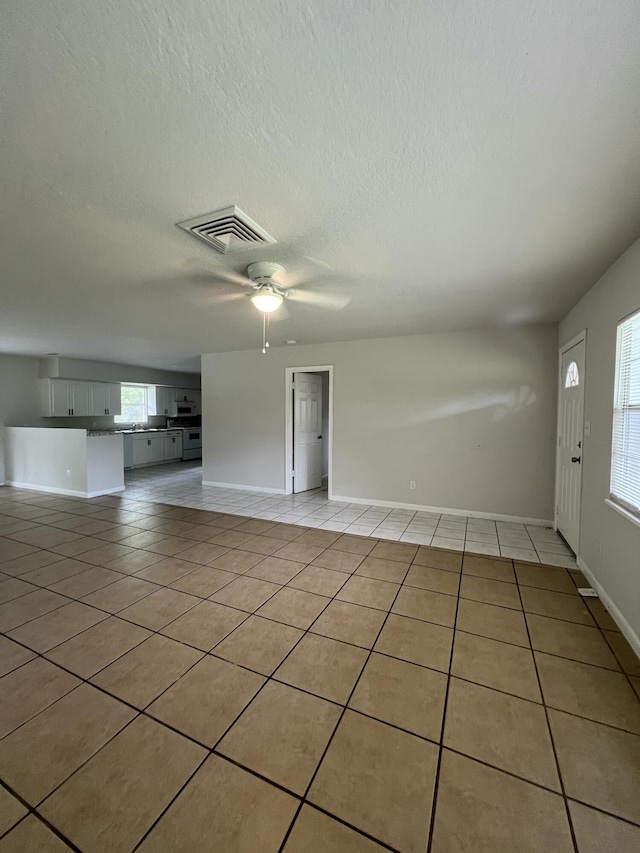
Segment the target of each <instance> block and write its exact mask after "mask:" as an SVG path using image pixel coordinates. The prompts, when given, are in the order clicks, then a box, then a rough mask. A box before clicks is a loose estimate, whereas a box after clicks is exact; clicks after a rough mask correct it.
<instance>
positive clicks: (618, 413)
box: [611, 311, 640, 515]
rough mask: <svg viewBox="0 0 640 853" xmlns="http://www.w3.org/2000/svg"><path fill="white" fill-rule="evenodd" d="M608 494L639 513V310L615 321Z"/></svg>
mask: <svg viewBox="0 0 640 853" xmlns="http://www.w3.org/2000/svg"><path fill="white" fill-rule="evenodd" d="M611 497H612V499H613V500H615V501H617V502H618V503H619V504H621V505H622V506H624V507H626V508H627V509H630V510H631V511H633V512H635V513H637V514H638V515H640V311H637V312H636V313H635V314H633V315H632V316H631V317H628V318H627V319H626V320H623V321H622V322H621V323H620V324H619V325H618V340H617V347H616V379H615V392H614V400H613V443H612V449H611Z"/></svg>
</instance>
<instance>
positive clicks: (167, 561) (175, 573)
mask: <svg viewBox="0 0 640 853" xmlns="http://www.w3.org/2000/svg"><path fill="white" fill-rule="evenodd" d="M137 553H145V554H148V553H149V552H148V551H144V552H137ZM153 556H154V557H155V558H156V562H155V563H153V564H152V565H150V566H146V567H145V568H143V569H141V570H140V571H138V572H137V573H136V577H138V578H142V579H143V580H147V581H151V582H152V583H158V584H162V585H167V586H168V585H169V584H170V583H173V582H174V581H177V580H179V579H180V578H183V577H184V576H185V575H188V574H191V572H193V571H195V570H196V568H197V567H196V566H194V564H193V563H190V562H189V561H188V560H181V559H180V558H179V557H165V558H161V557H159V556H158V554H154V555H153Z"/></svg>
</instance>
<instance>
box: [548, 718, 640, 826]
mask: <svg viewBox="0 0 640 853" xmlns="http://www.w3.org/2000/svg"><path fill="white" fill-rule="evenodd" d="M549 722H550V723H551V731H552V732H553V740H554V743H555V748H556V752H557V754H558V761H559V763H560V772H561V773H562V779H563V781H564V786H565V790H566V793H567V796H569V797H574V798H575V799H577V800H581V801H582V802H583V803H587V804H589V805H591V806H595V807H596V808H600V809H603V810H604V811H608V812H611V813H612V814H614V815H618V816H619V817H623V818H626V819H627V820H631V821H633V822H634V823H639V824H640V737H638V736H637V735H632V734H628V733H627V732H622V731H620V730H619V729H613V728H611V727H610V726H603V725H601V724H600V723H593V722H591V720H582V719H581V718H580V717H574V716H571V715H570V714H565V713H563V712H562V711H554V710H553V709H549Z"/></svg>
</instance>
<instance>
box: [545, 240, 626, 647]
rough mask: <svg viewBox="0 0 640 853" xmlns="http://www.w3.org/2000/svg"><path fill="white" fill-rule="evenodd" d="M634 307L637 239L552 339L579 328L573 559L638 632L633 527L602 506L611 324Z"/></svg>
mask: <svg viewBox="0 0 640 853" xmlns="http://www.w3.org/2000/svg"><path fill="white" fill-rule="evenodd" d="M639 308H640V240H637V241H636V242H635V243H634V244H633V246H632V247H631V248H630V249H629V250H628V251H627V252H625V254H624V255H623V256H622V257H621V258H620V259H619V260H618V261H617V263H615V264H614V265H613V266H612V267H611V269H609V270H608V272H606V273H605V275H604V276H603V277H602V278H601V279H600V281H599V282H598V283H597V284H596V285H595V287H593V288H592V289H591V290H590V291H589V293H587V295H586V296H585V297H584V298H583V299H582V300H581V301H580V302H579V303H578V304H577V305H576V306H575V308H573V310H572V311H571V312H570V313H569V314H568V315H567V316H566V317H565V319H564V320H563V321H562V323H561V324H560V344H564V343H566V342H567V341H569V340H571V338H572V337H574V336H575V335H576V334H578V333H579V332H581V331H582V330H583V329H586V330H587V352H586V371H585V373H586V387H585V420H588V421H590V422H591V435H589V436H585V438H584V450H583V456H582V458H583V469H582V508H581V521H580V549H579V557H580V559H581V560H582V561H584V563H585V564H586V567H587V569H588V570H589V571H590V572H591V573H592V574H593V576H594V577H595V579H596V580H597V582H598V583H599V584H600V585H601V586H602V589H603V591H604V593H605V594H606V595H607V596H608V597H609V598H610V599H611V601H612V602H613V604H614V605H615V607H616V608H617V609H618V610H619V612H620V613H621V614H622V616H623V617H624V619H625V620H626V621H627V623H628V625H629V626H631V629H632V630H633V632H634V634H635V636H636V638H638V637H640V527H636V526H635V525H634V524H633V523H632V522H631V521H629V520H628V519H626V518H624V517H623V516H621V515H620V514H618V513H617V512H616V511H615V510H613V509H611V508H610V507H609V506H607V505H606V504H605V499H606V498H608V496H609V477H610V469H611V430H612V424H613V388H614V376H615V356H616V332H617V325H618V323H619V322H620V320H622V319H623V318H624V317H626V316H627V315H628V314H631V313H632V312H634V311H637V310H638V309H639Z"/></svg>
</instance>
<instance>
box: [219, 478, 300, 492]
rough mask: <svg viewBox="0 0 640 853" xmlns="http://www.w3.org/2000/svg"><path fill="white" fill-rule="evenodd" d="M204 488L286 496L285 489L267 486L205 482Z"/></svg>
mask: <svg viewBox="0 0 640 853" xmlns="http://www.w3.org/2000/svg"><path fill="white" fill-rule="evenodd" d="M202 485H203V486H215V487H216V488H218V489H237V490H238V491H241V492H264V493H265V494H267V495H284V494H286V493H285V490H284V489H268V488H267V487H266V486H243V485H240V484H239V483H218V482H216V481H215V480H203V481H202Z"/></svg>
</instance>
